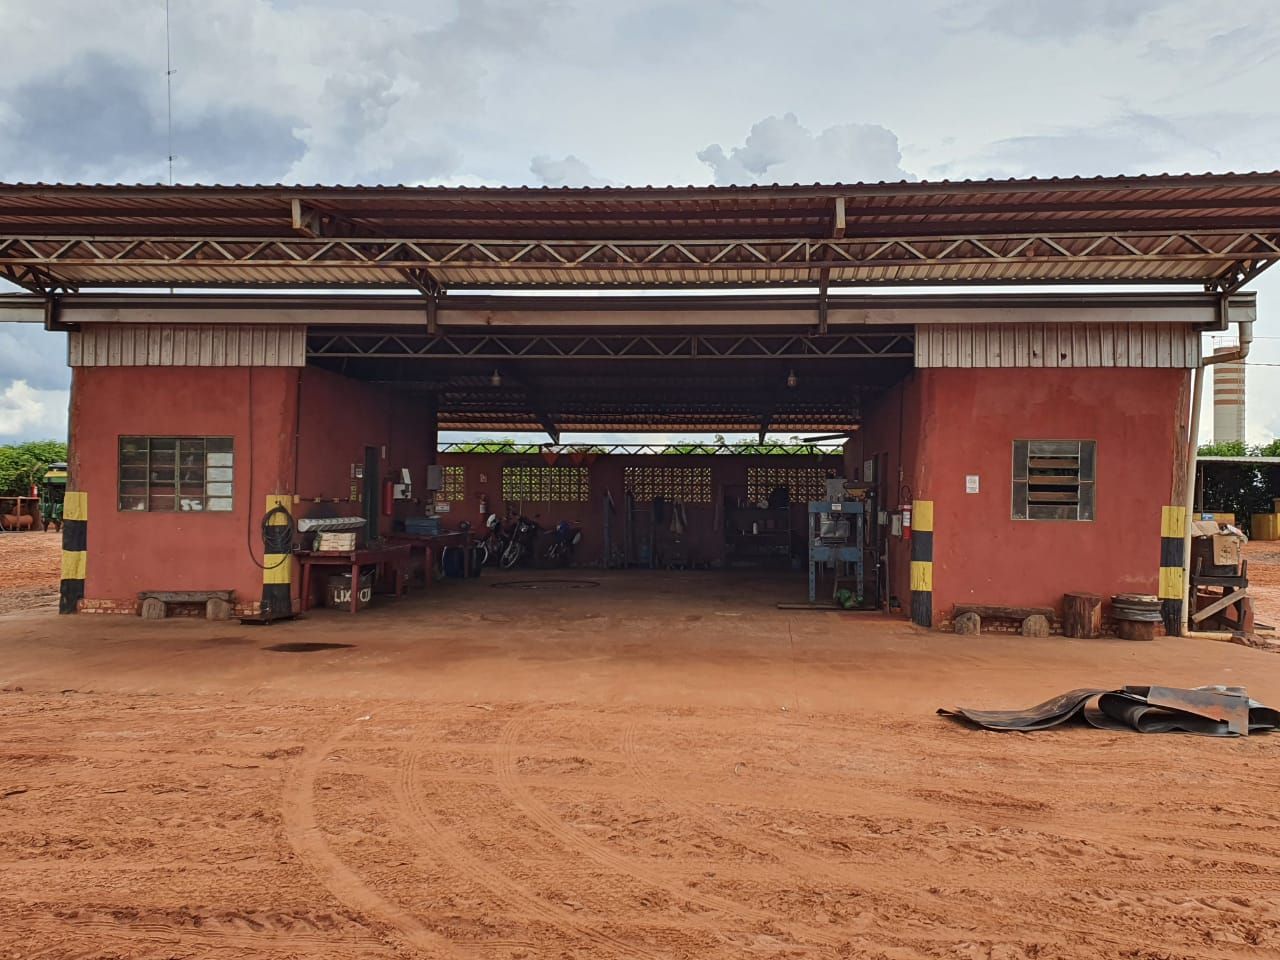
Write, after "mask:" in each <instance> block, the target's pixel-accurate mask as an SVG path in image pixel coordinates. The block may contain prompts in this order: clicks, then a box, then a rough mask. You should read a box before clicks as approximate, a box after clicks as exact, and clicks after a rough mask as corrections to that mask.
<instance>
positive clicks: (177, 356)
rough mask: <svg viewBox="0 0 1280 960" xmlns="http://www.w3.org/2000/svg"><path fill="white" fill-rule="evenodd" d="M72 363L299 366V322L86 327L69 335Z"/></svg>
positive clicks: (302, 335) (302, 356)
mask: <svg viewBox="0 0 1280 960" xmlns="http://www.w3.org/2000/svg"><path fill="white" fill-rule="evenodd" d="M68 341H69V342H68V349H67V362H68V364H69V365H70V366H73V367H302V366H306V363H307V331H306V328H305V327H301V326H284V327H265V328H264V327H261V326H257V327H250V326H209V325H200V326H194V325H192V326H178V325H173V324H158V323H157V324H112V325H106V324H103V325H86V326H85V327H83V328H82V329H80V330H77V331H74V332H72V333H71V334H69V337H68Z"/></svg>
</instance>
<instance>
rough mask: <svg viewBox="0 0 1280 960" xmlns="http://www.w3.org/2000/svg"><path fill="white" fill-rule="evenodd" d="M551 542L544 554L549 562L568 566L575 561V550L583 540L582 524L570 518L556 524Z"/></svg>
mask: <svg viewBox="0 0 1280 960" xmlns="http://www.w3.org/2000/svg"><path fill="white" fill-rule="evenodd" d="M552 533H553V536H552V538H551V543H550V544H548V545H547V550H546V553H545V554H544V556H545V558H546V561H547V563H548V564H553V565H558V566H561V567H567V566H569V565H570V564H571V563H573V552H574V550H575V548H577V546H578V544H580V543H581V542H582V526H581V525H580V524H577V523H573V522H571V521H569V520H561V521H560V522H559V523H557V524H556V527H555V530H554V531H552Z"/></svg>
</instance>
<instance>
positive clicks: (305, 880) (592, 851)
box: [0, 572, 1280, 960]
mask: <svg viewBox="0 0 1280 960" xmlns="http://www.w3.org/2000/svg"><path fill="white" fill-rule="evenodd" d="M572 579H573V580H575V581H579V582H577V583H576V584H560V585H555V584H543V585H541V587H540V588H539V589H533V590H527V589H520V588H513V587H504V588H495V587H493V586H491V584H492V583H494V582H496V578H490V577H488V575H486V577H485V578H482V579H481V580H480V581H478V582H477V581H473V582H469V583H449V584H442V585H438V586H437V587H436V588H434V589H433V590H432V591H431V592H430V593H428V594H426V595H423V594H417V595H414V596H412V597H410V598H409V599H407V600H403V601H400V602H399V603H392V602H390V601H387V602H384V603H382V604H381V605H378V606H375V607H373V608H371V609H369V610H367V611H365V612H362V613H360V614H358V615H356V616H355V617H354V618H353V617H351V616H350V615H349V614H345V613H338V612H330V611H319V612H317V613H315V614H314V615H313V616H311V617H309V618H308V619H307V620H306V621H300V622H295V623H290V624H277V625H274V626H271V627H267V628H263V627H258V628H250V627H242V626H239V625H235V624H231V625H228V624H225V623H222V624H210V623H205V622H203V621H183V622H175V621H167V622H162V623H143V622H141V621H139V620H134V619H125V618H116V617H101V616H98V617H89V616H82V617H75V618H70V617H63V618H59V617H57V616H56V615H54V614H52V613H51V612H49V611H48V610H46V609H41V610H35V611H28V612H23V613H10V614H8V615H4V616H0V690H3V692H0V730H3V731H4V735H3V738H2V739H0V957H5V958H19V957H21V958H24V960H26V958H36V957H39V958H43V960H55V958H64V957H65V958H71V957H74V958H85V960H87V958H125V957H128V958H144V960H160V958H196V957H200V958H203V957H217V958H224V957H225V958H268V960H285V958H321V957H323V958H339V960H355V958H437V957H438V958H477V960H490V958H492V960H498V958H512V960H515V958H541V957H547V958H582V960H587V958H592V960H596V958H614V957H626V958H635V957H640V958H690V960H692V958H708V957H709V958H729V957H734V958H738V957H761V958H774V957H778V958H781V957H857V958H888V960H911V958H958V960H967V958H983V960H986V958H992V960H1011V958H1036V960H1051V958H1057V960H1065V958H1072V960H1075V958H1096V957H1106V958H1125V960H1159V958H1192V957H1195V958H1201V957H1204V958H1222V960H1227V958H1248V957H1259V958H1261V957H1274V956H1277V955H1280V810H1278V809H1277V807H1276V803H1275V797H1276V796H1277V792H1276V791H1277V788H1280V764H1278V763H1277V760H1278V759H1280V757H1278V755H1277V751H1278V750H1280V737H1276V736H1271V737H1265V736H1255V737H1251V738H1248V739H1240V740H1234V741H1231V740H1214V739H1202V738H1196V737H1178V736H1150V737H1144V736H1140V735H1138V734H1129V735H1122V734H1116V733H1112V732H1099V731H1091V730H1087V729H1078V728H1071V729H1059V730H1054V731H1048V732H1044V733H1039V734H1033V735H1021V734H1004V735H1001V734H994V733H984V732H978V731H975V730H971V729H968V728H965V727H962V726H959V725H956V724H954V723H952V722H951V721H948V720H945V719H943V718H940V717H937V716H935V715H934V713H933V711H934V709H935V708H936V707H938V706H940V705H943V704H953V703H957V702H959V703H963V704H966V705H972V706H979V707H1000V706H1005V707H1010V706H1025V705H1029V704H1031V703H1034V702H1037V701H1039V700H1042V699H1045V698H1047V697H1049V696H1051V695H1053V694H1056V693H1059V692H1062V691H1064V690H1067V689H1070V688H1072V687H1076V686H1085V685H1095V684H1096V685H1112V684H1123V683H1148V682H1160V683H1167V684H1173V685H1193V684H1202V683H1244V684H1247V685H1248V686H1249V688H1250V690H1251V691H1252V692H1253V694H1254V695H1255V696H1256V697H1258V698H1259V699H1261V700H1264V701H1267V702H1270V703H1272V704H1277V703H1280V657H1277V656H1275V655H1274V654H1269V653H1266V652H1262V651H1258V650H1253V649H1249V648H1245V647H1240V646H1235V645H1230V644H1222V643H1214V642H1212V641H1196V640H1190V639H1166V640H1159V641H1156V642H1155V643H1126V642H1123V641H1118V640H1095V641H1081V640H1066V639H1063V638H1060V637H1055V638H1050V639H1047V640H1030V639H1023V638H1021V637H1018V636H1010V635H986V636H982V637H977V638H966V639H964V640H961V639H959V638H956V637H954V636H950V635H945V634H939V633H932V632H928V631H923V630H917V629H915V628H913V627H910V626H909V625H907V624H904V623H902V622H900V621H889V620H885V619H882V618H880V617H878V616H877V615H868V614H838V613H822V612H784V611H779V610H777V609H776V608H775V607H774V605H773V604H774V601H775V600H776V599H778V598H780V597H788V596H791V597H794V596H797V595H799V594H800V592H801V591H802V590H803V582H802V580H798V579H796V580H787V581H778V580H768V579H764V578H754V577H749V576H741V575H740V576H728V575H717V574H709V573H694V574H689V575H684V576H679V575H671V574H661V573H650V572H643V573H641V572H635V573H628V574H610V575H607V576H603V577H600V578H599V579H598V581H597V582H598V585H597V586H587V585H584V584H582V583H581V582H580V581H581V578H580V577H579V576H577V575H574V576H573V578H572Z"/></svg>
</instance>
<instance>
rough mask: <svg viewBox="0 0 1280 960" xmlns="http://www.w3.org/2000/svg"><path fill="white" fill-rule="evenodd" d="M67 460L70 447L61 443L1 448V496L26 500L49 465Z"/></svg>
mask: <svg viewBox="0 0 1280 960" xmlns="http://www.w3.org/2000/svg"><path fill="white" fill-rule="evenodd" d="M66 459H67V445H66V444H65V443H62V442H61V441H58V440H30V441H28V442H27V443H12V444H7V445H5V446H0V496H7V497H23V496H26V495H27V494H29V493H30V492H31V485H32V484H33V483H35V482H36V481H37V480H39V478H40V477H41V476H42V475H43V474H44V471H45V469H46V468H47V467H48V466H49V464H51V463H58V462H60V461H64V460H66Z"/></svg>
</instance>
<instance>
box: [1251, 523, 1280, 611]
mask: <svg viewBox="0 0 1280 960" xmlns="http://www.w3.org/2000/svg"><path fill="white" fill-rule="evenodd" d="M1244 555H1245V558H1246V559H1247V560H1248V561H1249V592H1250V593H1251V594H1252V595H1253V604H1254V608H1253V609H1254V615H1255V616H1256V617H1257V618H1258V619H1259V620H1261V621H1262V622H1263V623H1267V624H1270V625H1271V626H1273V627H1280V540H1255V541H1253V542H1251V543H1247V544H1245V548H1244Z"/></svg>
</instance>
